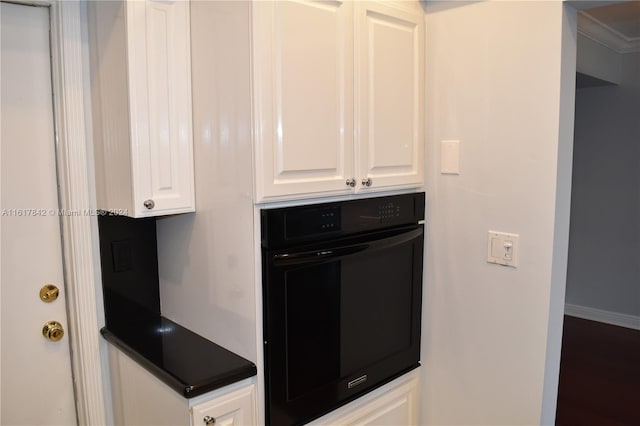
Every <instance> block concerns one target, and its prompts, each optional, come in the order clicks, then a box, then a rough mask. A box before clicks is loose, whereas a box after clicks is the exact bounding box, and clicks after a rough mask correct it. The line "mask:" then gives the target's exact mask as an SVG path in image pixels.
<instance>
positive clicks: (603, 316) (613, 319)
mask: <svg viewBox="0 0 640 426" xmlns="http://www.w3.org/2000/svg"><path fill="white" fill-rule="evenodd" d="M564 313H565V314H566V315H569V316H572V317H578V318H583V319H587V320H591V321H598V322H604V323H606V324H611V325H617V326H620V327H626V328H633V329H634V330H640V317H638V316H635V315H628V314H620V313H618V312H610V311H604V310H602V309H596V308H589V307H587V306H579V305H571V304H569V303H565V305H564Z"/></svg>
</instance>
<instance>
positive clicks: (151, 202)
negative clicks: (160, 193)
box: [142, 200, 156, 210]
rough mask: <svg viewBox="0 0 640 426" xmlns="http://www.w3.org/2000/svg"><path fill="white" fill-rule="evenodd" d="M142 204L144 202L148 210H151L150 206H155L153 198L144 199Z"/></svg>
mask: <svg viewBox="0 0 640 426" xmlns="http://www.w3.org/2000/svg"><path fill="white" fill-rule="evenodd" d="M142 204H144V206H145V207H146V208H147V209H149V210H151V209H152V208H154V207H155V206H156V203H154V202H153V200H146V201H145V202H144V203H142Z"/></svg>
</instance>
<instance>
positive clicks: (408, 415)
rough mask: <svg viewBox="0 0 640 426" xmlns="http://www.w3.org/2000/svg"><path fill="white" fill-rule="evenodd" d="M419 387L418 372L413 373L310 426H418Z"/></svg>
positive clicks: (313, 422)
mask: <svg viewBox="0 0 640 426" xmlns="http://www.w3.org/2000/svg"><path fill="white" fill-rule="evenodd" d="M418 383H419V373H418V370H413V371H412V372H410V373H407V374H406V375H404V376H402V377H400V378H398V379H396V380H394V381H392V382H391V383H388V384H386V385H384V386H382V387H380V388H378V389H376V390H375V391H373V392H371V393H369V394H367V395H365V396H363V397H361V398H359V399H357V400H355V401H353V402H351V403H349V404H347V405H345V406H344V407H341V408H339V409H337V410H335V411H333V412H331V413H329V414H327V415H326V416H323V417H321V418H319V419H317V420H314V421H312V422H311V423H309V424H308V425H309V426H321V425H340V426H349V425H358V426H363V425H371V426H373V425H378V426H389V425H397V426H400V425H402V426H411V425H417V424H418V410H419V407H418V390H419V386H418Z"/></svg>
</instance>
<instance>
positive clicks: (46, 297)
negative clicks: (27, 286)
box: [40, 284, 60, 303]
mask: <svg viewBox="0 0 640 426" xmlns="http://www.w3.org/2000/svg"><path fill="white" fill-rule="evenodd" d="M59 294H60V290H59V289H58V287H56V286H55V285H53V284H47V285H45V286H44V287H42V288H41V289H40V299H41V300H42V301H43V302H47V303H49V302H53V301H54V300H56V299H57V298H58V295H59Z"/></svg>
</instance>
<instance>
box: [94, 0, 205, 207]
mask: <svg viewBox="0 0 640 426" xmlns="http://www.w3.org/2000/svg"><path fill="white" fill-rule="evenodd" d="M89 7H90V10H91V11H92V15H91V18H92V19H93V21H92V22H90V25H89V29H90V31H91V32H92V35H91V38H90V40H91V47H92V49H91V50H92V69H91V71H92V72H91V73H92V89H93V97H94V127H95V134H96V138H95V144H96V149H95V155H96V175H97V177H96V180H97V188H98V207H99V208H101V209H105V210H118V211H119V212H121V213H122V211H125V212H126V214H127V215H128V216H133V217H143V216H157V215H162V214H173V213H183V212H188V211H194V209H195V203H194V184H193V138H192V122H191V57H190V25H189V2H188V1H185V0H175V1H172V0H145V1H137V0H127V1H109V2H89Z"/></svg>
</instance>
